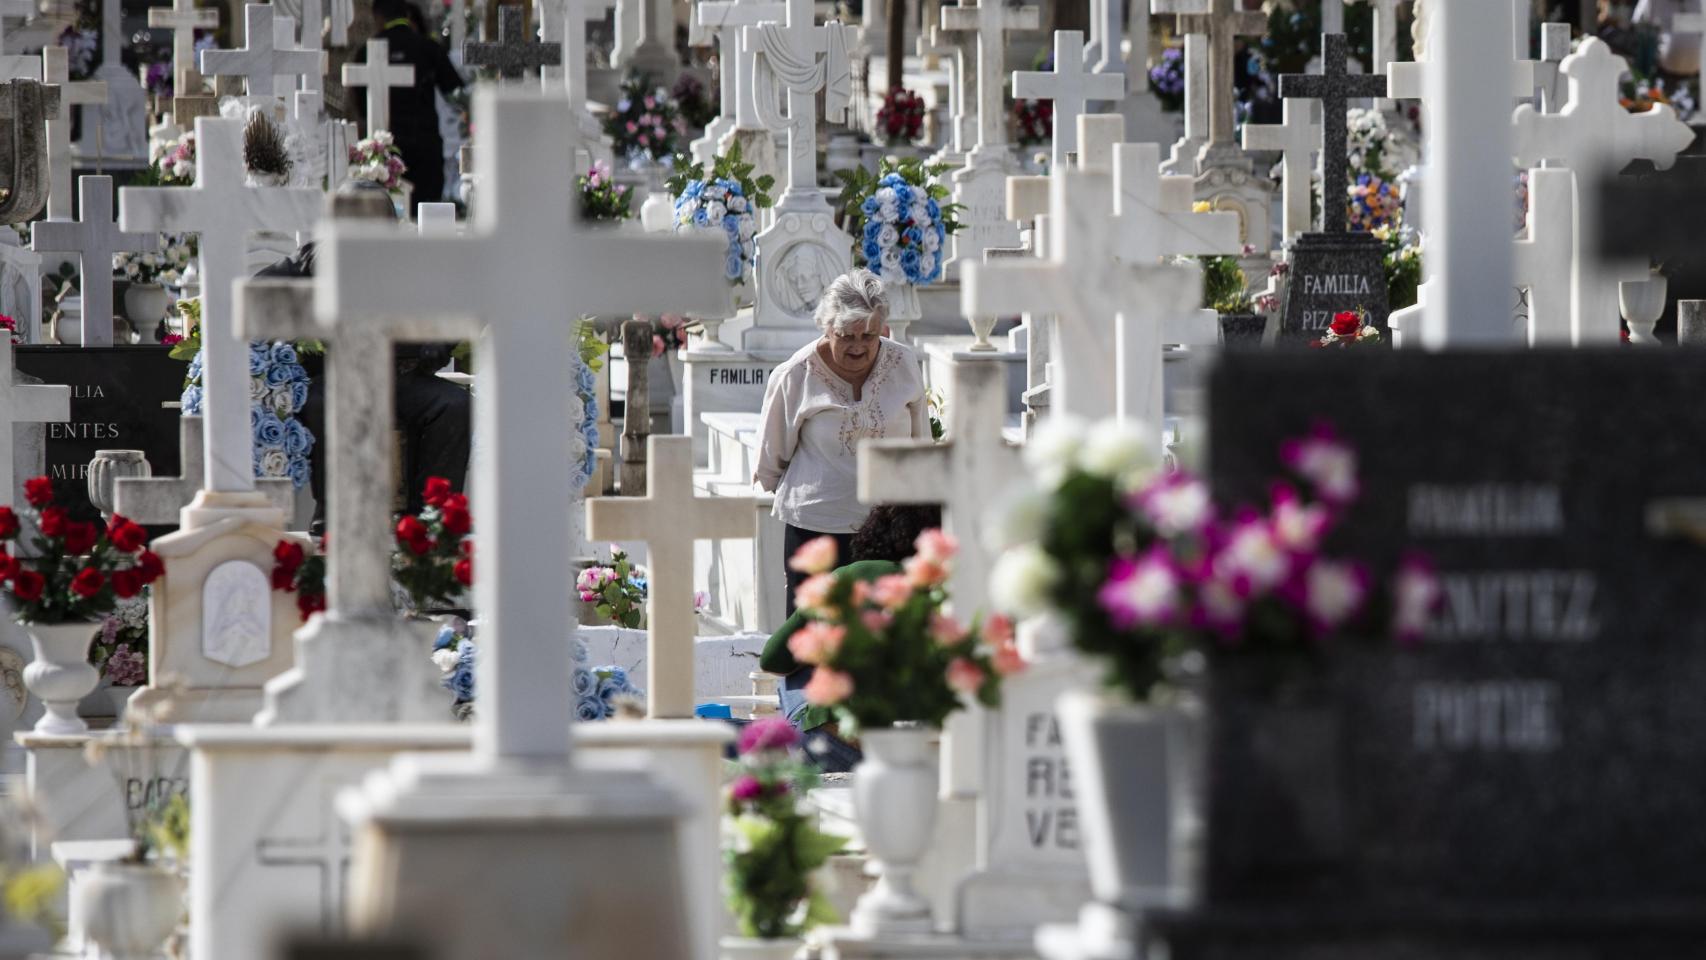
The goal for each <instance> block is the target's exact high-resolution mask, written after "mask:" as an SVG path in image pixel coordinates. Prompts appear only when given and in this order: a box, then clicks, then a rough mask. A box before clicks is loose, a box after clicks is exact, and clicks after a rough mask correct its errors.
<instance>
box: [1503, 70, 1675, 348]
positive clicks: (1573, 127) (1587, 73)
mask: <svg viewBox="0 0 1706 960" xmlns="http://www.w3.org/2000/svg"><path fill="white" fill-rule="evenodd" d="M1559 69H1560V70H1562V72H1563V74H1564V76H1566V77H1568V78H1569V91H1570V96H1569V101H1568V102H1567V103H1566V104H1565V106H1564V108H1563V109H1562V110H1561V111H1559V112H1558V113H1556V114H1542V113H1540V112H1539V111H1537V110H1535V109H1534V107H1533V106H1531V105H1529V104H1523V105H1522V106H1519V107H1517V110H1516V114H1515V115H1514V116H1513V117H1512V121H1511V122H1512V123H1513V125H1514V126H1515V128H1516V145H1515V153H1516V160H1517V163H1519V164H1521V165H1522V166H1524V167H1536V166H1539V164H1540V161H1542V160H1555V161H1558V162H1560V163H1562V164H1563V165H1564V166H1565V167H1567V168H1568V169H1569V170H1570V171H1571V172H1573V173H1574V174H1575V176H1576V234H1577V239H1578V242H1577V244H1576V249H1577V255H1576V289H1575V297H1574V303H1573V309H1574V318H1573V319H1572V321H1571V323H1572V328H1571V329H1572V336H1573V338H1574V342H1575V343H1577V344H1578V345H1580V344H1605V343H1616V342H1618V339H1619V337H1620V330H1621V323H1620V317H1621V313H1620V311H1619V308H1618V297H1617V294H1618V283H1619V282H1620V281H1621V280H1622V279H1627V278H1628V277H1627V276H1625V275H1623V274H1624V273H1626V272H1627V271H1619V270H1617V269H1616V268H1615V267H1613V266H1612V265H1608V264H1602V263H1600V262H1599V261H1598V260H1597V258H1594V257H1592V256H1590V255H1587V254H1586V253H1585V251H1584V250H1583V245H1582V244H1581V243H1580V238H1582V237H1587V236H1593V235H1594V231H1596V230H1597V229H1598V223H1599V217H1600V215H1601V211H1599V210H1598V209H1597V204H1595V203H1594V202H1593V197H1594V191H1595V190H1596V189H1597V186H1598V182H1599V180H1600V178H1602V177H1608V176H1612V175H1614V174H1616V173H1617V172H1618V171H1619V170H1621V169H1622V168H1623V167H1624V166H1625V165H1626V164H1628V163H1629V161H1631V160H1636V159H1643V160H1651V161H1652V162H1653V164H1654V166H1656V167H1658V168H1659V169H1668V168H1669V167H1670V166H1671V164H1672V163H1674V162H1675V160H1676V157H1677V155H1678V154H1679V153H1681V152H1682V151H1683V150H1684V149H1686V148H1687V147H1688V145H1689V144H1690V143H1692V142H1693V141H1694V131H1693V130H1692V129H1690V128H1689V126H1688V125H1687V124H1686V123H1683V122H1682V121H1681V120H1679V119H1677V116H1676V111H1675V110H1673V109H1672V108H1671V107H1670V106H1669V105H1668V104H1658V105H1656V106H1654V107H1653V108H1651V109H1650V110H1647V111H1646V112H1645V113H1638V114H1636V113H1630V112H1629V111H1627V110H1625V109H1624V108H1623V105H1622V104H1621V103H1620V102H1619V87H1620V80H1621V77H1622V76H1623V74H1624V72H1626V70H1627V69H1628V67H1627V65H1626V64H1625V63H1624V61H1623V58H1622V57H1619V56H1617V55H1616V54H1614V53H1612V52H1611V48H1610V47H1608V46H1607V45H1606V44H1605V42H1604V41H1602V40H1600V39H1598V38H1597V37H1589V38H1588V39H1586V40H1584V41H1582V45H1581V47H1580V49H1578V50H1577V51H1576V52H1575V53H1573V54H1571V55H1570V56H1568V57H1566V58H1565V59H1564V63H1563V65H1562V66H1561V67H1560V68H1559Z"/></svg>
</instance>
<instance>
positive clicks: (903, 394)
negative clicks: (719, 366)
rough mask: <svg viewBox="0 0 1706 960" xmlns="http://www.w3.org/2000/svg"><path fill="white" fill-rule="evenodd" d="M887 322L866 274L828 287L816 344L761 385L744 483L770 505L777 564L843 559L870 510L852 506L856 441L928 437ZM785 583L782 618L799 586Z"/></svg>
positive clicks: (917, 377)
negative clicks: (831, 543)
mask: <svg viewBox="0 0 1706 960" xmlns="http://www.w3.org/2000/svg"><path fill="white" fill-rule="evenodd" d="M888 313H889V303H888V298H887V297H886V296H885V295H884V293H883V282H882V280H880V279H878V278H877V275H876V274H874V273H872V272H871V271H869V270H854V271H853V272H851V273H847V274H843V275H842V276H840V277H837V278H836V280H835V282H834V283H832V284H830V285H829V289H827V290H825V291H824V293H823V298H822V299H820V300H819V301H818V304H817V310H816V312H815V314H814V316H815V319H816V320H817V325H818V329H820V330H821V331H823V335H822V336H820V337H819V338H818V339H817V340H814V341H813V342H812V343H810V344H809V345H807V346H805V347H803V348H801V349H800V351H799V352H798V353H796V354H794V355H793V356H792V357H789V358H788V359H787V360H786V361H785V362H784V363H783V364H782V365H781V366H779V367H777V368H776V369H775V371H773V372H772V373H771V375H770V382H769V383H768V384H767V385H766V387H765V390H764V409H763V412H762V413H761V414H760V415H759V421H760V424H761V430H762V433H761V436H760V438H759V448H758V465H757V467H756V469H755V471H754V476H753V480H754V481H755V482H756V483H757V484H758V485H759V486H760V487H761V488H763V489H764V490H766V491H768V492H771V493H774V494H775V495H776V503H775V507H774V508H773V509H772V511H771V513H772V514H773V515H774V516H775V517H776V518H777V519H778V520H781V521H782V522H783V523H784V524H786V526H787V532H786V534H785V536H784V539H783V550H782V556H784V557H792V556H793V555H794V551H796V550H797V549H799V547H800V546H801V545H802V544H804V543H806V542H808V541H810V540H815V539H816V538H818V537H821V536H825V535H828V536H831V537H834V538H835V541H836V546H837V547H838V548H839V555H840V556H841V558H842V559H843V560H845V559H846V558H847V552H848V551H847V547H848V542H849V540H850V538H851V537H852V534H853V531H854V530H857V529H858V528H859V525H860V524H862V523H864V522H865V515H866V514H868V513H869V512H870V510H871V508H870V506H868V505H866V504H862V503H860V502H859V497H858V490H857V477H858V451H859V442H860V441H861V440H865V439H871V438H883V437H903V438H905V437H912V438H918V439H929V437H930V414H929V408H928V404H927V403H926V402H925V399H924V376H923V370H922V369H921V368H920V366H919V363H918V356H917V355H916V354H914V353H913V352H912V350H911V349H910V348H908V347H907V346H905V345H904V344H901V343H897V342H895V341H893V340H890V339H888V338H886V337H884V336H883V334H884V333H885V332H886V331H887V325H888ZM785 573H786V575H787V578H788V598H787V606H788V612H789V614H790V615H791V614H792V613H793V612H794V590H795V588H796V587H798V586H799V584H800V582H801V581H802V580H803V579H804V576H803V575H802V574H799V573H798V572H796V571H791V570H790V571H785Z"/></svg>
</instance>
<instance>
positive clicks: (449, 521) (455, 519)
mask: <svg viewBox="0 0 1706 960" xmlns="http://www.w3.org/2000/svg"><path fill="white" fill-rule="evenodd" d="M439 520H440V521H441V522H442V523H443V524H444V532H445V533H448V534H450V535H451V536H453V537H460V536H464V535H466V534H467V533H468V530H469V528H471V527H472V526H473V525H474V521H473V520H472V519H471V518H470V517H469V516H468V511H467V510H463V509H461V508H458V507H452V506H446V507H445V508H444V512H443V513H441V514H440V515H439Z"/></svg>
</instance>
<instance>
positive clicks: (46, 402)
mask: <svg viewBox="0 0 1706 960" xmlns="http://www.w3.org/2000/svg"><path fill="white" fill-rule="evenodd" d="M15 369H16V367H14V366H13V358H12V338H11V337H8V336H0V409H3V410H4V411H5V413H4V414H0V506H10V505H11V503H12V496H13V493H14V492H15V491H16V490H17V486H18V479H17V477H16V476H14V475H13V472H12V450H13V444H12V427H13V425H14V424H19V423H64V422H66V421H69V420H70V419H71V388H70V387H67V386H63V385H60V384H51V383H13V382H12V376H13V371H14V370H15Z"/></svg>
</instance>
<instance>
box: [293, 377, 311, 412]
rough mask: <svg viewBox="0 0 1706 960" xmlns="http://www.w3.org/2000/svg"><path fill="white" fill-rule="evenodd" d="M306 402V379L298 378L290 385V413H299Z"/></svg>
mask: <svg viewBox="0 0 1706 960" xmlns="http://www.w3.org/2000/svg"><path fill="white" fill-rule="evenodd" d="M307 403H308V381H306V380H298V381H296V382H295V383H293V384H291V385H290V409H291V412H292V413H301V412H302V408H303V407H304V406H306V405H307Z"/></svg>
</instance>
